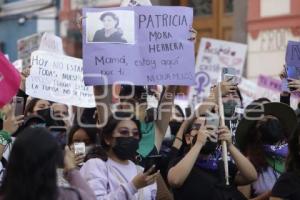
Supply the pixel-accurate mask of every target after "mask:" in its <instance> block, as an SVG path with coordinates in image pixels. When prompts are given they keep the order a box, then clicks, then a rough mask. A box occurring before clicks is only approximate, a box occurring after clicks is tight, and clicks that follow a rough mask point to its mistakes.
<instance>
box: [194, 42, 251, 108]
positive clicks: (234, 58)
mask: <svg viewBox="0 0 300 200" xmlns="http://www.w3.org/2000/svg"><path fill="white" fill-rule="evenodd" d="M246 50H247V46H246V45H244V44H240V43H234V42H228V41H222V40H215V39H210V38H202V39H201V43H200V46H199V51H198V56H197V60H196V74H197V76H196V79H195V81H196V86H195V88H194V90H192V91H191V96H192V97H191V98H194V97H197V98H199V99H198V100H196V101H198V102H199V101H201V100H202V99H203V98H205V97H207V96H208V95H209V91H210V90H209V89H210V86H212V85H215V84H217V82H219V81H221V72H222V70H223V69H224V68H232V69H234V71H235V74H233V75H236V76H241V75H242V72H243V66H244V62H245V57H246ZM204 74H205V76H204Z"/></svg>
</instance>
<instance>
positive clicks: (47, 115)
mask: <svg viewBox="0 0 300 200" xmlns="http://www.w3.org/2000/svg"><path fill="white" fill-rule="evenodd" d="M36 113H37V114H38V115H39V116H41V117H42V118H44V120H45V121H46V122H49V121H50V120H52V119H51V115H50V108H47V109H43V110H38V111H36Z"/></svg>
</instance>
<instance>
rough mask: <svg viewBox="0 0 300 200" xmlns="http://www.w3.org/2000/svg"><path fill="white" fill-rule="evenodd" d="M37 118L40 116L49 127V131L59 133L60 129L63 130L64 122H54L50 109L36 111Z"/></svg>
mask: <svg viewBox="0 0 300 200" xmlns="http://www.w3.org/2000/svg"><path fill="white" fill-rule="evenodd" d="M36 112H37V114H38V115H39V116H41V117H42V118H43V119H44V120H45V122H46V126H47V127H50V129H51V130H54V131H61V129H65V125H66V124H65V122H64V121H63V120H55V119H52V117H51V109H50V108H47V109H43V110H38V111H36Z"/></svg>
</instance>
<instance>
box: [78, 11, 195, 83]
mask: <svg viewBox="0 0 300 200" xmlns="http://www.w3.org/2000/svg"><path fill="white" fill-rule="evenodd" d="M106 11H108V12H115V14H116V15H118V13H119V12H124V11H127V12H134V15H132V16H134V19H129V18H126V17H119V28H120V29H122V32H123V33H124V34H123V35H124V36H126V34H127V35H128V33H132V34H133V35H134V40H133V43H132V42H131V43H129V42H128V43H126V42H125V43H121V44H120V43H118V44H116V43H107V42H106V43H99V42H98V43H97V42H88V40H84V43H83V63H84V73H85V74H97V75H102V76H106V78H107V80H108V84H112V83H114V82H131V83H133V84H136V85H154V84H162V85H192V84H194V66H195V65H194V44H193V42H191V41H189V40H188V38H190V36H191V33H190V31H189V30H190V28H191V25H192V21H193V11H192V9H191V8H186V7H161V6H151V7H149V6H145V7H143V6H138V7H123V8H114V9H113V10H112V9H111V8H110V9H96V8H87V9H83V15H84V16H86V17H87V18H86V20H85V21H84V22H83V26H84V36H83V37H84V38H86V37H90V35H91V33H90V31H89V30H90V29H91V28H90V27H95V26H97V23H99V24H101V20H100V19H99V17H100V16H101V15H99V16H97V17H95V18H96V19H97V20H98V21H99V22H98V21H97V20H94V21H93V22H94V23H92V22H91V21H90V20H92V16H94V13H100V14H101V13H105V12H106ZM119 16H121V14H120V15H119ZM128 16H129V15H128ZM122 20H123V21H122ZM124 20H125V21H132V22H134V26H133V27H134V30H130V29H128V28H127V27H128V26H122V24H124V23H125V22H124ZM95 23H96V24H95ZM99 27H101V25H99ZM99 29H100V28H99ZM133 35H130V36H133ZM128 38H132V37H128ZM125 39H126V38H125ZM84 81H85V83H86V84H87V85H103V84H104V81H103V80H102V79H99V78H98V79H96V78H90V77H89V78H85V80H84Z"/></svg>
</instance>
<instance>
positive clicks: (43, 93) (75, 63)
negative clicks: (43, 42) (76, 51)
mask: <svg viewBox="0 0 300 200" xmlns="http://www.w3.org/2000/svg"><path fill="white" fill-rule="evenodd" d="M31 66H32V67H31V71H30V76H29V77H28V78H27V80H26V94H28V95H30V96H32V97H36V98H42V99H46V100H50V101H55V102H58V103H63V104H67V105H74V106H79V107H86V108H88V107H95V100H94V93H93V88H92V87H87V86H85V85H84V82H83V69H82V60H81V59H78V58H73V57H69V56H64V55H60V54H54V53H50V52H46V51H40V50H39V51H34V52H33V53H32V55H31Z"/></svg>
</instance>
